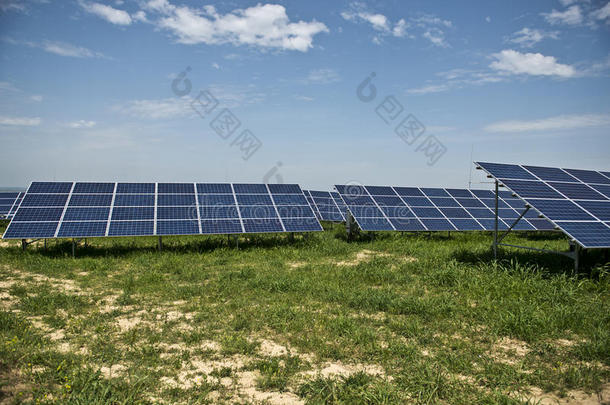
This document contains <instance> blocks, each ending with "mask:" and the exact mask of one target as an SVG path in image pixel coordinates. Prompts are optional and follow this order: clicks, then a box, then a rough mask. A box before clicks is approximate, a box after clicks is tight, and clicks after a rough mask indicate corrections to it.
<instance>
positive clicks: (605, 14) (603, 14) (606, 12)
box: [591, 2, 610, 20]
mask: <svg viewBox="0 0 610 405" xmlns="http://www.w3.org/2000/svg"><path fill="white" fill-rule="evenodd" d="M591 16H592V17H593V18H595V19H596V20H606V19H608V18H610V2H608V3H607V4H606V5H605V6H604V7H602V8H600V9H599V10H596V11H594V12H593V13H591Z"/></svg>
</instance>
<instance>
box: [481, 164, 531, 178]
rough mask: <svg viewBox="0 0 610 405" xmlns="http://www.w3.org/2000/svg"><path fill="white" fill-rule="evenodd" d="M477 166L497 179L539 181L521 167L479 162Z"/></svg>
mask: <svg viewBox="0 0 610 405" xmlns="http://www.w3.org/2000/svg"><path fill="white" fill-rule="evenodd" d="M477 164H478V165H479V166H481V167H482V168H483V169H485V170H486V171H487V172H489V173H490V174H491V172H493V173H495V174H492V176H494V177H495V178H497V179H519V180H537V179H536V177H534V175H532V174H531V173H530V172H528V171H527V170H525V169H524V168H522V167H521V166H519V165H507V164H503V163H486V162H477Z"/></svg>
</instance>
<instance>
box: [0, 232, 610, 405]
mask: <svg viewBox="0 0 610 405" xmlns="http://www.w3.org/2000/svg"><path fill="white" fill-rule="evenodd" d="M4 226H5V225H4ZM0 231H3V229H1V230H0ZM507 240H509V241H510V242H508V243H515V244H525V245H529V246H534V247H539V248H546V249H559V250H562V249H565V248H566V247H567V241H566V240H565V239H564V238H563V236H561V235H558V234H555V233H553V234H548V233H547V234H529V235H528V234H514V235H512V236H510V237H509V238H508V239H507ZM89 242H90V244H89V246H88V247H84V246H83V245H80V246H78V248H77V251H76V252H77V256H76V258H72V255H71V245H70V243H68V242H65V241H50V242H49V243H48V247H47V249H46V250H45V249H43V247H42V245H40V244H38V245H33V246H29V247H28V249H27V250H26V251H25V252H23V251H22V250H21V248H20V245H19V244H18V242H11V243H9V244H6V243H4V244H3V245H2V246H1V247H0V294H1V295H0V297H1V298H0V304H1V305H2V306H1V308H3V310H1V311H0V401H3V400H6V401H7V403H20V402H25V403H28V402H40V403H206V402H207V403H236V402H237V403H258V402H261V401H264V400H265V398H266V396H268V395H273V396H275V398H276V399H277V398H280V399H286V400H299V401H303V402H305V403H313V404H340V403H341V404H343V403H344V404H351V403H369V404H390V403H404V402H416V403H439V402H440V403H451V404H495V403H504V404H512V403H522V402H525V401H526V400H527V398H528V397H529V396H530V395H531V394H530V393H531V392H534V391H532V390H533V389H539V390H542V391H544V392H547V393H549V395H554V396H557V397H560V396H562V395H570V392H572V391H576V390H578V391H585V392H587V393H591V394H594V393H596V392H600V391H601V390H602V389H606V390H607V389H608V388H607V387H608V383H609V381H610V288H609V286H610V263H605V261H604V256H603V253H601V252H592V253H590V254H589V255H588V256H587V257H585V260H584V261H585V270H584V271H583V272H582V273H581V274H579V275H577V276H575V275H573V274H572V262H571V261H570V260H568V259H566V258H564V257H561V256H556V255H550V254H545V253H536V252H529V251H516V250H510V251H508V250H507V251H503V252H501V257H500V258H499V260H498V262H494V261H493V260H492V254H491V252H490V242H491V236H490V235H489V234H485V233H452V234H451V236H450V237H448V236H447V235H446V234H435V235H432V236H431V237H430V238H429V237H428V236H426V235H416V234H404V235H403V234H398V233H378V234H374V235H373V234H363V235H361V237H360V238H359V239H358V240H356V241H354V242H351V243H348V242H347V241H346V239H345V234H344V230H343V227H342V226H338V225H335V226H334V227H330V228H329V229H327V230H326V231H325V232H323V233H317V234H315V235H310V236H309V237H307V238H303V237H300V236H297V238H296V240H295V241H293V242H291V241H289V240H288V238H287V237H286V235H276V236H274V235H253V236H249V237H241V238H240V242H239V249H236V248H235V247H234V246H233V242H231V243H229V242H228V240H227V238H226V237H220V236H211V237H166V238H164V250H163V251H162V252H157V251H156V239H155V238H133V239H129V238H125V239H97V240H90V241H89ZM269 347H271V349H270V348H269ZM274 348H275V349H274ZM272 349H273V350H272ZM329 370H330V371H329ZM607 399H608V398H605V400H607ZM534 400H535V399H534Z"/></svg>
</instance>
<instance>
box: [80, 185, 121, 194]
mask: <svg viewBox="0 0 610 405" xmlns="http://www.w3.org/2000/svg"><path fill="white" fill-rule="evenodd" d="M72 192H73V193H79V194H112V193H114V183H76V184H75V185H74V189H73V190H72Z"/></svg>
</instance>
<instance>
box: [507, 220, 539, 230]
mask: <svg viewBox="0 0 610 405" xmlns="http://www.w3.org/2000/svg"><path fill="white" fill-rule="evenodd" d="M513 222H515V221H514V220H506V223H507V224H509V225H512V224H513ZM513 229H514V230H515V231H535V230H536V228H535V227H534V226H532V225H530V223H529V221H528V220H526V219H523V218H522V219H520V220H519V222H517V223H516V224H515V225H514V226H513Z"/></svg>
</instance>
